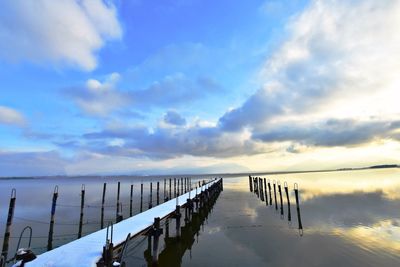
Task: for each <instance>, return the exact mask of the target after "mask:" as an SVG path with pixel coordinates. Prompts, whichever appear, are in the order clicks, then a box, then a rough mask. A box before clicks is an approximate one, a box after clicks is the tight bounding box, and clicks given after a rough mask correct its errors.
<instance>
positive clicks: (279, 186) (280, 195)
mask: <svg viewBox="0 0 400 267" xmlns="http://www.w3.org/2000/svg"><path fill="white" fill-rule="evenodd" d="M278 191H279V200H280V203H281V216H282V217H283V199H282V188H281V182H279V181H278Z"/></svg>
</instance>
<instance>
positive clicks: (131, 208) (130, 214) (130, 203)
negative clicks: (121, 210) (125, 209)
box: [129, 184, 133, 217]
mask: <svg viewBox="0 0 400 267" xmlns="http://www.w3.org/2000/svg"><path fill="white" fill-rule="evenodd" d="M132 215H133V184H131V195H130V201H129V217H132Z"/></svg>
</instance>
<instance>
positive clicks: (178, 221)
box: [175, 205, 181, 238]
mask: <svg viewBox="0 0 400 267" xmlns="http://www.w3.org/2000/svg"><path fill="white" fill-rule="evenodd" d="M175 219H176V237H177V238H180V236H181V206H179V205H176V209H175Z"/></svg>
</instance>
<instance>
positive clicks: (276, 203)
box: [273, 180, 278, 210]
mask: <svg viewBox="0 0 400 267" xmlns="http://www.w3.org/2000/svg"><path fill="white" fill-rule="evenodd" d="M273 184H274V200H275V210H278V202H277V201H276V182H275V180H274V181H273Z"/></svg>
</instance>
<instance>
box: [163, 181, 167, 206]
mask: <svg viewBox="0 0 400 267" xmlns="http://www.w3.org/2000/svg"><path fill="white" fill-rule="evenodd" d="M166 189H167V180H166V179H165V178H164V202H165V200H166V197H167V194H166Z"/></svg>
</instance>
